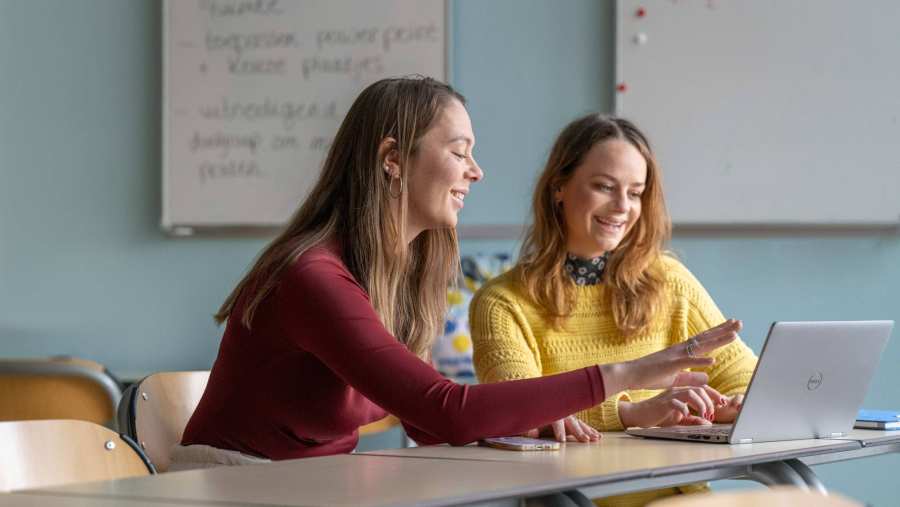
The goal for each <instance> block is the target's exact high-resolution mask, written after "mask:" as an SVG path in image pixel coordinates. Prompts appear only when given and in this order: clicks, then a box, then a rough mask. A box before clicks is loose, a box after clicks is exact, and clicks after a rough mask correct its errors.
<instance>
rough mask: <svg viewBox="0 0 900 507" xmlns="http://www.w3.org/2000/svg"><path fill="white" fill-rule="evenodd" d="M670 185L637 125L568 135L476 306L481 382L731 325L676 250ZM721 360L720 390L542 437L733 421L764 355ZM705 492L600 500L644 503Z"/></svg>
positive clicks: (558, 427)
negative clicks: (504, 263)
mask: <svg viewBox="0 0 900 507" xmlns="http://www.w3.org/2000/svg"><path fill="white" fill-rule="evenodd" d="M661 183H662V181H661V176H660V172H659V168H658V167H657V163H656V160H655V158H654V156H653V153H652V152H651V150H650V145H649V143H648V142H647V140H646V138H645V136H644V135H643V134H642V133H641V132H640V131H639V130H638V129H637V128H636V127H635V126H634V125H633V124H632V123H630V122H629V121H627V120H623V119H620V118H615V117H609V116H603V115H597V114H591V115H588V116H585V117H583V118H580V119H578V120H575V121H574V122H572V123H571V124H569V125H568V126H567V127H566V128H565V129H564V130H563V131H562V133H561V134H560V135H559V138H558V139H557V140H556V143H555V145H554V147H553V150H552V152H551V153H550V157H549V159H548V161H547V165H546V167H545V168H544V171H543V174H542V175H541V177H540V180H539V181H538V183H537V186H536V188H535V190H534V197H533V201H532V211H533V214H534V216H533V223H532V225H531V227H530V229H529V231H528V233H527V235H526V238H525V241H524V243H523V246H522V252H521V256H520V259H519V261H518V263H517V264H516V266H515V267H513V269H512V270H510V271H509V272H507V273H506V274H504V275H502V276H500V277H497V278H495V279H493V280H492V281H490V282H488V283H487V284H486V285H485V286H484V287H483V288H482V289H481V290H480V291H478V293H477V294H476V295H475V297H474V299H473V300H472V304H471V306H470V316H469V325H470V327H471V331H472V338H473V341H474V348H475V351H474V361H475V370H476V373H477V375H478V378H479V379H480V380H481V381H482V382H499V381H504V380H512V379H520V378H529V377H538V376H542V375H551V374H554V373H559V372H564V371H569V370H572V369H574V368H578V367H582V366H585V365H589V364H594V363H611V362H616V361H627V360H630V359H635V358H638V357H642V356H645V355H647V354H650V353H652V352H656V351H659V350H662V349H664V348H666V347H669V346H671V345H673V344H675V343H678V342H682V341H686V340H688V339H689V338H690V337H691V336H693V335H695V334H697V333H699V332H701V331H704V330H706V329H708V328H710V327H713V326H715V325H718V324H720V323H722V322H724V321H725V318H724V316H723V315H722V313H721V312H720V311H719V309H718V308H717V307H716V305H715V303H714V302H713V300H712V298H710V296H709V294H708V293H707V292H706V290H705V289H704V288H703V286H702V285H701V284H700V282H698V281H697V279H696V278H694V276H693V275H692V274H691V273H690V272H689V271H688V270H687V268H685V267H684V266H683V265H682V264H681V263H679V262H678V261H677V260H675V258H673V257H672V256H671V255H670V254H668V253H667V252H666V251H665V250H664V248H665V246H666V244H667V242H668V240H669V236H670V231H671V222H670V220H669V216H668V213H667V211H666V206H665V200H664V198H663V191H662V186H661ZM712 357H714V358H715V364H714V365H713V366H711V367H709V368H707V369H706V370H705V371H706V372H707V373H708V374H709V385H707V386H703V387H678V388H672V389H668V390H665V391H650V390H631V391H623V392H621V393H616V394H614V395H612V396H610V397H609V398H607V400H606V401H605V402H603V403H602V404H601V405H599V406H596V407H594V408H591V409H589V410H586V411H583V412H580V413H578V414H576V416H572V417H569V418H567V419H564V420H562V421H557V423H555V424H554V425H553V426H552V427H550V428H544V429H543V430H544V431H548V430H550V429H552V432H553V433H555V434H556V436H557V438H558V439H566V438H567V437H566V435H567V434H568V439H569V440H579V441H590V440H592V439H594V438H595V437H596V430H595V429H594V428H596V429H599V430H602V431H615V430H622V429H623V428H625V427H630V426H643V427H647V426H662V425H673V424H710V423H711V422H732V421H733V420H734V418H735V416H736V415H737V411H738V410H739V409H740V406H741V402H742V401H743V394H742V393H743V392H744V391H745V390H746V388H747V385H748V384H749V382H750V377H751V376H752V374H753V368H754V367H755V365H756V357H755V356H754V354H753V352H752V351H751V350H750V349H749V348H748V347H747V346H746V345H745V344H744V343H743V342H742V341H741V340H740V339H738V340H736V341H734V342H733V343H731V344H730V345H728V346H726V347H723V348H721V349H719V350H718V351H716V352H715V353H714V354H713V356H712ZM539 430H541V429H535V430H534V431H533V432H534V433H536V432H538V431H539ZM704 489H706V486H705V485H690V486H683V487H679V488H668V489H665V490H658V491H649V492H643V493H637V494H630V495H623V496H619V497H612V498H606V499H598V500H595V502H596V503H597V504H598V505H643V504H644V503H646V502H648V501H650V500H652V499H654V498H659V497H661V496H667V495H672V494H678V493H681V492H692V491H698V490H704Z"/></svg>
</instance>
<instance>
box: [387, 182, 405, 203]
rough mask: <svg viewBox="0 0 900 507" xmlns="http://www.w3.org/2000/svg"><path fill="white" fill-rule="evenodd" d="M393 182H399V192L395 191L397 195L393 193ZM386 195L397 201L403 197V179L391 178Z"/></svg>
mask: <svg viewBox="0 0 900 507" xmlns="http://www.w3.org/2000/svg"><path fill="white" fill-rule="evenodd" d="M394 181H399V182H400V190H397V193H396V194H395V193H394ZM388 195H389V196H391V197H392V198H393V199H399V198H400V196H401V195H403V178H400V177H397V178H391V182H390V183H388Z"/></svg>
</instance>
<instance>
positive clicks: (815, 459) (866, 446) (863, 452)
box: [803, 429, 900, 465]
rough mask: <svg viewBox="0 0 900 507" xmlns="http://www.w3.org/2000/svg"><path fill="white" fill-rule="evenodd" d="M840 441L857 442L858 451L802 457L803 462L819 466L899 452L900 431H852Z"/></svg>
mask: <svg viewBox="0 0 900 507" xmlns="http://www.w3.org/2000/svg"><path fill="white" fill-rule="evenodd" d="M840 440H847V441H852V442H857V443H859V445H860V447H859V448H858V449H854V450H848V451H841V452H836V453H832V454H828V455H820V456H809V457H804V458H803V462H804V463H806V464H807V465H819V464H822V463H833V462H835V461H844V460H849V459H859V458H866V457H869V456H878V455H880V454H889V453H894V452H900V431H898V430H893V431H883V430H858V429H854V430H851V431H850V433H849V434H847V436H844V437H840Z"/></svg>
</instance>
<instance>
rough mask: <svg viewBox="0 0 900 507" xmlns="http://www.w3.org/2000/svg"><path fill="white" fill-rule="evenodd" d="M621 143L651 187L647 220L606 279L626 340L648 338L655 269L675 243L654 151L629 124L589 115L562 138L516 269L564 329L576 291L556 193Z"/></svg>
mask: <svg viewBox="0 0 900 507" xmlns="http://www.w3.org/2000/svg"><path fill="white" fill-rule="evenodd" d="M612 139H619V140H622V141H626V142H628V143H630V144H631V145H632V146H634V147H635V148H637V150H638V151H639V152H640V153H641V155H642V156H643V157H644V160H645V161H646V162H647V180H646V182H645V184H646V186H645V189H644V192H643V194H642V196H641V208H642V211H641V215H640V217H639V218H638V221H637V222H636V223H635V225H634V226H633V227H632V229H631V230H630V231H629V232H628V234H627V235H626V236H625V238H623V239H622V242H621V243H620V244H619V245H618V246H617V247H616V249H615V250H614V251H613V252H611V253H610V256H609V259H608V260H607V266H606V269H605V270H604V273H603V283H604V284H606V285H607V286H608V287H609V290H610V294H611V300H610V307H611V310H612V314H613V318H614V320H615V323H616V325H617V326H618V328H619V329H620V330H621V331H622V332H623V333H624V334H626V335H632V334H636V333H640V332H641V331H643V330H644V329H645V328H646V327H647V325H648V324H649V323H650V321H651V320H652V318H653V315H654V314H655V313H656V311H657V310H658V309H659V307H660V304H661V301H662V285H663V282H664V273H662V272H660V271H659V268H658V266H659V263H658V262H657V261H658V260H659V259H660V257H661V256H662V255H664V251H663V248H664V246H665V245H666V244H667V242H668V240H669V237H670V235H671V222H670V220H669V215H668V212H667V211H666V203H665V199H664V197H663V191H662V181H661V175H660V171H659V166H658V165H657V162H656V158H655V157H654V156H653V152H652V151H651V149H650V143H649V142H648V141H647V138H646V137H645V136H644V135H643V134H642V133H641V131H640V130H638V128H637V127H636V126H635V125H634V124H632V123H631V122H630V121H628V120H625V119H622V118H616V117H612V116H605V115H600V114H590V115H587V116H584V117H582V118H579V119H577V120H575V121H573V122H572V123H570V124H569V125H568V126H566V128H565V129H563V131H562V132H561V133H560V134H559V137H558V138H557V139H556V142H555V143H554V145H553V149H552V151H551V152H550V157H549V158H548V160H547V164H546V166H545V167H544V171H543V173H542V174H541V176H540V179H539V180H538V183H537V185H536V187H535V189H534V196H533V199H532V206H531V207H532V213H533V215H534V216H533V222H532V224H531V226H530V227H529V228H528V231H527V232H526V236H525V240H524V242H523V244H522V251H521V255H520V257H519V262H518V263H517V264H516V267H515V268H514V270H515V273H516V274H517V277H518V279H519V281H520V282H521V283H522V285H523V287H524V289H525V293H526V294H527V295H528V296H529V297H530V298H531V299H532V300H533V301H534V302H535V303H536V304H537V305H539V306H540V307H542V308H544V309H545V311H546V312H547V313H548V315H549V318H550V320H551V324H552V325H553V327H554V328H556V329H560V328H562V327H563V325H564V322H565V319H566V317H568V315H569V314H570V313H571V312H572V308H573V306H574V304H575V296H576V294H575V290H576V286H575V283H574V282H573V281H572V279H571V277H570V275H569V274H568V273H567V272H566V271H565V268H564V261H565V256H566V234H565V233H566V227H565V223H564V218H563V214H562V209H561V208H560V207H559V206H557V205H556V202H555V200H554V193H555V190H557V189H559V188H560V187H561V186H562V185H563V184H565V183H566V182H567V181H569V179H570V178H571V177H572V175H573V174H574V172H575V170H576V169H577V168H578V166H579V165H581V163H582V161H583V160H584V157H585V155H586V154H587V152H588V151H590V149H591V148H592V147H593V146H595V145H596V144H598V143H602V142H604V141H609V140H612Z"/></svg>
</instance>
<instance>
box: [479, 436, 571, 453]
mask: <svg viewBox="0 0 900 507" xmlns="http://www.w3.org/2000/svg"><path fill="white" fill-rule="evenodd" d="M478 445H483V446H486V447H496V448H497V449H506V450H508V451H555V450H557V449H559V442H556V441H554V440H542V439H540V438H528V437H495V438H485V439H484V440H480V441H479V442H478Z"/></svg>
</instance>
